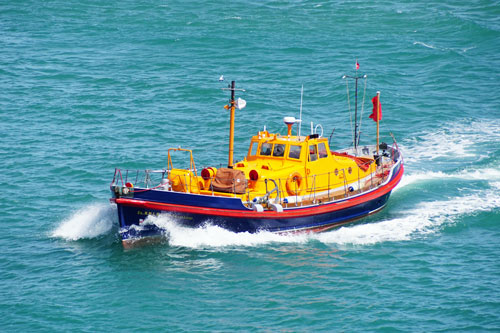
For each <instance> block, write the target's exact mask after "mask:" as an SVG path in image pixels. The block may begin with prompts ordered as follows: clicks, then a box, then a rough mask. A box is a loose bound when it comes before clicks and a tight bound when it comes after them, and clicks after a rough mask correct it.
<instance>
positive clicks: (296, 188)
mask: <svg viewBox="0 0 500 333" xmlns="http://www.w3.org/2000/svg"><path fill="white" fill-rule="evenodd" d="M286 191H287V193H288V195H300V192H302V175H301V174H300V173H298V172H297V171H295V172H293V173H292V174H291V175H290V176H289V177H288V178H287V179H286Z"/></svg>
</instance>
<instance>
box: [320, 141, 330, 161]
mask: <svg viewBox="0 0 500 333" xmlns="http://www.w3.org/2000/svg"><path fill="white" fill-rule="evenodd" d="M318 154H319V158H325V157H328V152H327V151H326V145H325V143H324V142H321V143H318Z"/></svg>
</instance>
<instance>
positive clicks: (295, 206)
mask: <svg viewBox="0 0 500 333" xmlns="http://www.w3.org/2000/svg"><path fill="white" fill-rule="evenodd" d="M227 90H229V91H230V92H231V98H230V103H229V104H228V105H226V106H225V108H226V109H228V110H230V133H229V159H228V163H227V166H226V165H225V164H224V167H219V168H215V167H213V166H208V167H204V168H201V169H197V167H196V165H195V160H194V158H193V153H192V151H191V150H189V149H183V148H171V149H169V150H168V151H167V157H168V159H167V161H168V163H167V167H166V168H165V169H162V170H122V169H118V168H117V169H115V172H114V177H113V180H112V182H111V186H110V188H111V193H112V198H111V202H113V203H114V204H116V206H117V211H118V220H119V224H120V229H119V230H120V231H119V232H120V236H121V239H122V243H123V245H124V247H131V246H134V245H135V244H137V243H139V242H142V241H144V240H146V241H148V240H153V239H161V238H162V237H163V234H164V233H165V230H162V228H161V227H159V226H157V225H155V224H154V223H149V220H148V217H149V216H158V215H161V214H169V215H170V216H171V217H173V219H175V221H177V223H179V224H181V225H184V226H188V227H193V228H196V227H199V226H202V225H204V224H206V223H207V222H209V223H211V224H214V225H217V226H220V227H222V228H224V229H228V230H230V231H233V232H250V233H256V232H259V231H262V230H265V231H270V232H278V233H286V232H294V233H295V232H320V231H325V230H328V229H331V228H334V227H337V226H340V225H343V224H345V223H349V222H351V221H353V220H356V219H359V218H361V217H364V216H367V215H369V214H372V213H375V212H377V211H379V210H380V209H382V208H383V207H384V206H385V205H386V203H387V201H388V199H389V196H390V194H391V191H392V190H393V189H394V187H395V186H396V185H397V184H398V183H399V181H400V180H401V177H402V175H403V172H404V167H403V158H402V155H401V152H400V150H399V148H398V145H397V143H396V141H395V139H394V137H392V139H393V143H392V144H391V145H388V144H386V143H381V144H380V143H378V139H379V136H378V124H379V121H380V119H381V107H380V103H379V95H377V101H376V103H375V102H374V112H376V116H375V118H377V120H376V121H377V144H374V145H363V146H361V145H359V143H358V141H359V139H358V136H357V135H358V133H355V135H354V138H355V139H354V145H353V146H352V147H350V148H346V149H341V150H335V151H333V150H331V149H330V142H329V139H328V138H326V137H323V136H322V135H321V134H320V133H314V130H312V131H311V133H310V134H309V135H301V134H300V123H301V119H295V118H294V117H285V118H284V119H283V120H284V123H285V124H286V125H287V126H288V131H287V133H286V134H285V133H283V134H281V133H270V132H269V131H267V130H263V131H259V132H257V133H256V134H255V135H253V136H252V137H251V138H250V143H249V147H248V151H247V153H246V155H245V157H244V158H243V159H242V160H241V161H239V162H233V137H234V116H235V111H236V109H240V108H242V107H244V105H246V102H245V101H244V100H242V99H241V98H239V99H235V91H238V89H235V83H234V81H233V82H232V84H231V85H230V86H229V87H228V88H227ZM372 116H373V114H372ZM372 116H370V117H372ZM372 119H373V118H372ZM294 126H295V127H298V131H297V133H296V135H293V134H292V132H293V127H294ZM311 127H312V126H311ZM356 128H357V124H356ZM173 154H186V155H187V158H189V163H190V167H189V169H180V168H176V167H175V166H174V165H173V163H172V155H173Z"/></svg>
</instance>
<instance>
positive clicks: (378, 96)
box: [377, 91, 380, 156]
mask: <svg viewBox="0 0 500 333" xmlns="http://www.w3.org/2000/svg"><path fill="white" fill-rule="evenodd" d="M379 123H380V91H377V156H378V146H379V137H380V136H379V133H380V125H379Z"/></svg>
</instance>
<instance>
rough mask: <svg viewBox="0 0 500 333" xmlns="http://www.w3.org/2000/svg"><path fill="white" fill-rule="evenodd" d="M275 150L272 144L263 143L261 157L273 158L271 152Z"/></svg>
mask: <svg viewBox="0 0 500 333" xmlns="http://www.w3.org/2000/svg"><path fill="white" fill-rule="evenodd" d="M272 148H273V144H272V143H263V144H262V145H261V146H260V155H261V156H271V150H272Z"/></svg>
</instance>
